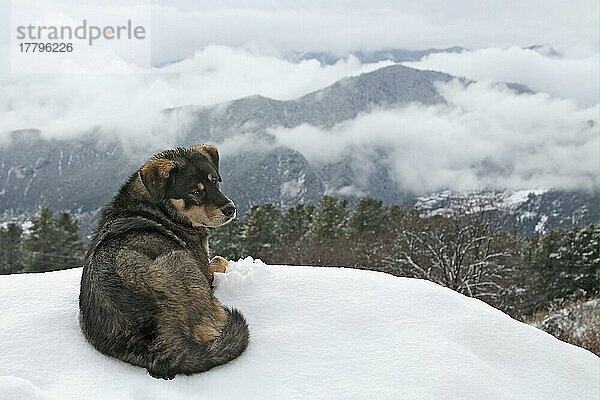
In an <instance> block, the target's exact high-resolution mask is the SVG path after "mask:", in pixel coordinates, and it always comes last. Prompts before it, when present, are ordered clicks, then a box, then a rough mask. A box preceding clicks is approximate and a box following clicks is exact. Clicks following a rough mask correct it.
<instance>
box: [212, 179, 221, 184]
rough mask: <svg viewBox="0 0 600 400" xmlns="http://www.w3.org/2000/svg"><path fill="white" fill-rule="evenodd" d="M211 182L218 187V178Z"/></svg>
mask: <svg viewBox="0 0 600 400" xmlns="http://www.w3.org/2000/svg"><path fill="white" fill-rule="evenodd" d="M211 182H212V184H213V185H216V184H217V183H219V180H218V179H217V178H212V179H211Z"/></svg>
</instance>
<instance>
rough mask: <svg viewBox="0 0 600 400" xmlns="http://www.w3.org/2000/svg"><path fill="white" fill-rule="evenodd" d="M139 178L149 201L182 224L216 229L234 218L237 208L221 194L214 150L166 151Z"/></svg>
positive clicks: (154, 158)
mask: <svg viewBox="0 0 600 400" xmlns="http://www.w3.org/2000/svg"><path fill="white" fill-rule="evenodd" d="M139 176H140V178H141V181H142V183H143V184H144V188H145V191H146V192H147V197H148V198H149V199H150V201H151V202H152V203H154V204H157V205H161V206H162V207H164V208H166V209H167V211H169V213H170V214H171V215H172V216H173V217H175V219H177V220H179V221H181V222H184V223H186V224H190V225H192V226H195V227H199V226H204V227H210V228H215V227H217V226H221V225H224V224H226V223H228V222H229V221H231V220H232V219H234V218H235V212H236V210H235V205H234V204H233V202H232V201H231V200H229V199H228V198H227V197H226V196H225V195H224V194H223V193H222V192H221V191H220V190H219V183H220V182H221V176H220V175H219V153H218V151H217V148H216V147H215V146H212V145H197V146H193V147H189V148H177V149H175V150H165V151H163V152H162V153H159V154H157V155H155V156H154V157H152V158H151V159H150V160H148V162H146V164H144V165H143V166H142V168H140V170H139Z"/></svg>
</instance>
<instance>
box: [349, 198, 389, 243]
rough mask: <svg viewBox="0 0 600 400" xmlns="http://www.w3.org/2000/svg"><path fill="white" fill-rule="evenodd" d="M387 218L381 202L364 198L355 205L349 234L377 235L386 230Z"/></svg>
mask: <svg viewBox="0 0 600 400" xmlns="http://www.w3.org/2000/svg"><path fill="white" fill-rule="evenodd" d="M387 218H388V210H387V209H386V208H385V207H384V206H383V202H382V201H379V200H375V199H372V198H369V197H365V198H362V199H360V200H359V202H358V203H357V204H356V207H355V208H354V211H353V212H352V214H351V215H350V220H349V221H348V228H349V231H350V233H351V234H369V235H377V234H380V233H381V232H383V231H384V229H385V228H386V222H387Z"/></svg>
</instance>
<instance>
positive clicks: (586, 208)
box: [414, 190, 600, 235]
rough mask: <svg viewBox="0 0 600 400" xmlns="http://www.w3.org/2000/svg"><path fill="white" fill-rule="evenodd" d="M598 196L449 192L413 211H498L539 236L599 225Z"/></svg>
mask: <svg viewBox="0 0 600 400" xmlns="http://www.w3.org/2000/svg"><path fill="white" fill-rule="evenodd" d="M598 204H600V196H599V194H598V192H590V191H585V190H573V191H564V190H519V191H510V190H503V191H494V190H489V191H474V192H468V193H459V192H453V191H450V190H446V191H443V192H438V193H432V194H429V195H427V196H420V197H417V198H416V200H415V202H414V207H415V208H417V209H418V210H419V211H420V212H421V215H424V216H432V215H452V214H454V213H458V212H463V211H464V208H465V206H467V207H468V209H473V208H474V209H477V208H483V209H496V210H501V211H505V212H506V213H507V215H508V216H509V220H508V224H509V225H516V226H518V227H519V228H520V230H521V231H522V232H523V233H525V234H527V235H540V234H544V233H546V232H547V231H548V229H552V228H573V227H576V226H584V225H589V224H593V223H597V222H599V221H600V215H599V210H598Z"/></svg>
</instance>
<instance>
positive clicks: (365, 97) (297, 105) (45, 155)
mask: <svg viewBox="0 0 600 400" xmlns="http://www.w3.org/2000/svg"><path fill="white" fill-rule="evenodd" d="M451 79H453V77H452V76H450V75H448V74H444V73H439V72H434V71H421V70H415V69H411V68H408V67H404V66H401V65H392V66H388V67H385V68H381V69H378V70H376V71H373V72H369V73H365V74H362V75H359V76H354V77H349V78H346V79H343V80H340V81H338V82H336V83H334V84H333V85H331V86H329V87H326V88H324V89H321V90H318V91H315V92H312V93H309V94H306V95H305V96H302V97H300V98H298V99H294V100H288V101H281V100H275V99H270V98H267V97H264V96H258V95H256V96H250V97H245V98H241V99H237V100H233V101H229V102H227V103H223V104H217V105H213V106H205V107H199V106H193V105H190V106H185V107H179V108H173V109H167V110H165V111H164V113H163V114H164V117H165V119H166V120H167V122H168V123H172V124H173V125H175V124H178V126H179V125H181V128H180V129H179V132H178V134H177V135H176V137H173V138H166V139H165V141H168V142H169V141H170V144H169V146H188V145H193V144H197V143H217V144H220V143H226V144H227V143H228V144H229V148H232V147H233V148H236V149H235V150H234V151H224V152H222V159H221V162H222V171H223V175H224V182H223V190H224V192H225V193H227V194H229V195H230V196H231V197H232V198H233V200H234V201H235V203H236V204H237V206H238V209H239V212H240V215H243V214H244V213H245V212H247V211H248V210H249V209H250V208H251V207H252V206H253V205H257V204H263V203H272V204H274V205H276V206H278V207H281V208H284V209H285V208H288V207H290V206H293V205H295V204H297V203H300V202H316V201H317V200H318V199H319V198H320V197H321V196H322V195H323V194H332V195H336V196H343V197H346V198H348V199H350V200H352V201H354V200H356V199H357V198H358V197H361V196H371V197H375V198H379V199H381V200H383V201H385V202H386V203H395V204H403V205H407V206H409V205H412V204H413V203H414V201H415V199H414V195H413V194H412V193H408V192H406V190H401V189H399V188H398V186H397V184H396V180H395V178H394V176H393V174H392V172H390V168H389V160H390V157H391V156H390V154H388V152H387V150H386V149H379V150H377V154H376V156H374V157H373V159H372V160H370V162H371V164H372V168H370V169H369V171H368V173H366V174H365V171H359V169H360V168H361V167H360V163H357V162H356V160H355V159H354V158H353V155H352V154H347V155H345V156H344V157H342V158H341V159H339V160H337V161H331V162H327V163H325V165H313V164H311V163H309V162H308V161H307V159H306V158H305V157H304V156H303V155H302V154H301V153H299V152H298V151H295V150H292V149H290V148H287V147H284V146H281V145H277V144H276V143H275V140H274V137H273V135H272V134H271V133H270V129H272V128H277V127H284V128H294V127H297V126H299V125H301V124H310V125H313V126H316V127H319V128H321V129H328V128H331V127H333V126H334V125H336V124H339V123H342V122H344V121H349V120H351V119H353V118H355V117H356V116H357V115H359V114H361V113H367V112H369V111H371V110H373V109H386V108H390V107H401V106H402V105H405V104H408V103H418V104H438V103H444V102H445V99H444V98H443V97H442V96H441V95H440V94H439V93H438V91H437V89H436V84H437V83H438V82H447V81H449V80H451ZM463 81H464V80H463ZM467 83H468V82H467ZM508 86H509V87H511V88H512V89H513V90H516V91H517V92H519V93H522V92H527V91H528V89H527V88H526V87H524V86H522V85H519V84H508ZM181 121H185V123H181ZM110 137H112V138H113V139H110V138H108V137H107V136H106V135H104V134H102V132H101V127H99V128H95V129H90V130H89V131H86V132H82V133H81V135H79V136H78V137H76V138H72V139H47V138H45V137H44V136H43V132H39V131H35V130H22V131H16V132H12V133H11V134H10V139H9V140H8V141H7V142H5V143H4V144H3V145H1V146H0V210H2V213H3V219H4V220H9V219H16V220H24V219H27V218H29V217H30V216H31V215H32V214H33V213H35V212H36V211H37V210H38V209H39V208H40V207H44V206H47V207H51V208H54V209H57V210H69V211H71V212H75V213H77V216H78V218H79V220H80V222H81V224H82V226H83V228H84V229H83V230H84V232H89V230H90V229H91V227H92V226H93V223H94V219H95V217H96V216H97V210H98V208H99V207H100V206H101V205H102V204H104V203H106V202H107V201H108V200H109V199H110V198H111V196H112V195H113V193H114V192H115V190H116V189H117V188H118V186H119V185H120V184H121V182H123V180H124V179H125V178H126V177H127V176H128V175H130V174H131V173H133V172H134V171H135V170H136V169H137V168H139V166H140V165H141V164H142V163H143V162H144V160H146V159H147V158H148V157H149V156H151V155H152V154H153V153H155V152H157V151H159V150H161V149H162V148H159V147H156V145H153V144H152V143H153V142H152V141H150V140H149V141H147V143H140V141H136V142H133V141H122V140H119V139H117V136H115V135H113V136H110ZM349 153H351V152H349ZM363 175H366V176H363ZM359 176H360V179H357V177H359ZM565 196H566V197H564V199H563V200H561V201H562V203H561V205H560V207H555V209H553V210H550V208H551V207H552V205H551V203H552V201H551V200H549V202H546V201H545V200H543V201H542V200H539V204H538V203H534V202H531V203H529V204H530V207H532V209H531V210H528V211H527V212H528V213H529V214H526V213H525V212H523V215H524V217H523V219H522V224H523V225H527V227H528V228H527V229H528V230H529V231H535V229H532V228H531V225H532V224H534V225H533V226H534V227H535V225H536V224H537V223H538V222H539V221H534V219H535V218H533V219H532V218H530V216H531V215H533V214H535V213H536V212H538V211H536V207H545V208H546V209H547V210H545V211H542V210H540V211H539V218H541V216H542V215H546V216H547V217H548V218H549V222H548V223H547V227H553V226H555V225H554V224H555V222H556V223H558V224H563V225H564V224H568V222H569V221H572V223H574V224H579V223H583V222H587V221H590V220H591V219H593V220H594V221H596V220H597V218H598V215H597V212H596V213H595V214H594V213H593V212H592V210H593V207H591V205H592V204H595V203H590V202H589V201H593V200H594V197H592V198H589V197H585V196H583V197H582V196H579V195H574V196H571V197H569V194H565ZM595 198H597V196H596V197H595ZM569 202H570V203H569ZM536 204H537V205H536ZM582 207H588V211H589V212H587V213H586V212H583V211H581V210H582ZM582 212H583V214H582V216H581V217H577V216H576V215H574V214H573V213H580V214H581V213H582ZM552 213H558V215H557V216H556V217H552ZM536 215H537V214H536ZM594 218H595V219H594ZM560 221H562V222H560ZM560 226H562V225H560Z"/></svg>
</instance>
